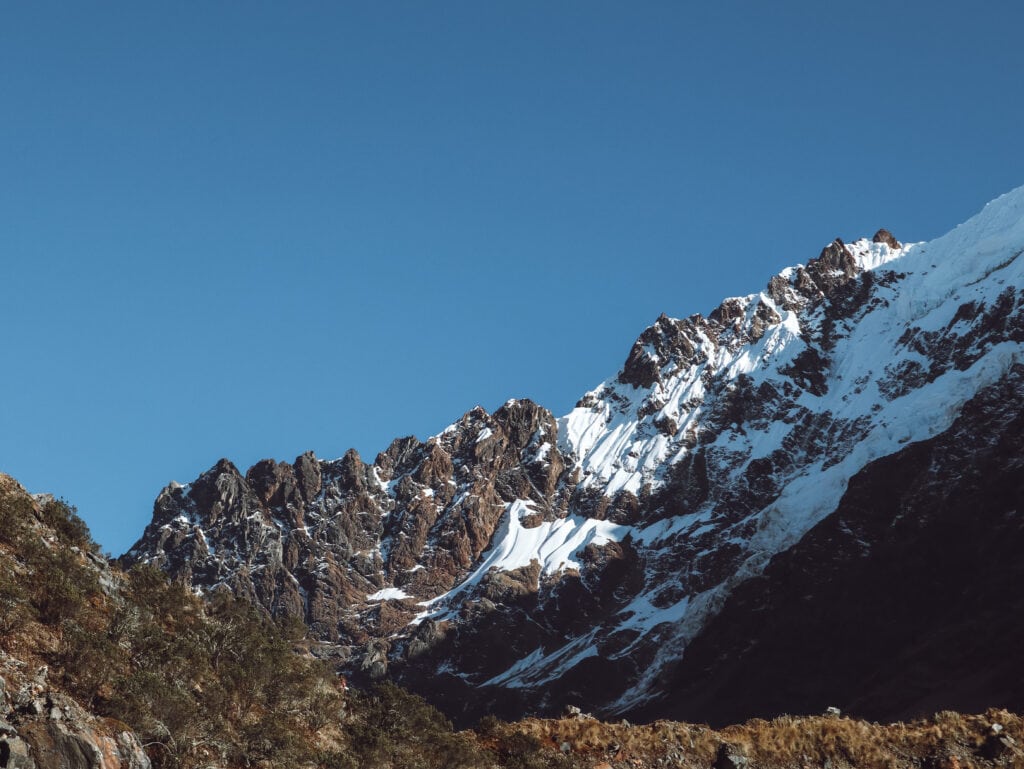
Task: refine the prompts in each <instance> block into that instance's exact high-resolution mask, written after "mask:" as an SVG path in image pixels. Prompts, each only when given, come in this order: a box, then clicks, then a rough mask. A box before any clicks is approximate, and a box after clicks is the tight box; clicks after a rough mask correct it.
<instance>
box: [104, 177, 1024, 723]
mask: <svg viewBox="0 0 1024 769" xmlns="http://www.w3.org/2000/svg"><path fill="white" fill-rule="evenodd" d="M1022 253H1024V188H1020V189H1018V190H1015V191H1014V192H1011V193H1009V194H1007V195H1004V196H1003V197H1001V198H999V199H997V200H995V201H993V202H992V203H990V204H989V205H988V206H986V207H985V209H984V210H982V211H981V212H980V213H979V214H977V215H976V216H975V217H973V218H972V219H970V220H969V221H967V222H966V223H964V224H962V225H960V226H959V227H957V228H956V229H954V230H953V231H951V232H950V233H948V234H947V235H945V236H943V237H941V238H939V239H937V240H934V241H932V242H929V243H917V244H901V243H899V242H898V241H897V240H896V239H895V238H894V237H893V236H892V235H891V234H890V233H888V232H887V231H885V230H880V231H879V232H878V233H876V234H875V236H874V237H873V238H872V239H871V240H868V239H861V240H857V241H855V242H852V243H849V244H847V243H844V242H843V241H841V240H838V239H837V240H835V241H834V242H832V243H830V244H829V245H827V246H826V247H825V248H824V249H823V250H822V252H821V254H820V255H819V256H818V257H817V258H814V259H811V260H810V261H808V262H807V264H806V265H800V266H796V267H793V268H790V269H787V270H785V271H783V272H781V273H780V274H778V275H776V276H774V277H773V278H772V279H771V280H770V281H769V282H768V284H767V286H766V287H765V289H764V290H763V291H761V292H760V293H757V294H753V295H750V296H745V297H739V298H731V299H726V300H725V301H724V302H722V304H721V305H719V306H718V307H717V308H715V309H714V310H713V311H712V312H710V313H709V314H708V315H707V316H706V317H705V316H702V315H691V316H689V317H687V318H685V319H673V318H669V317H667V316H665V315H662V316H661V317H659V318H658V319H657V321H656V322H655V323H654V324H653V325H652V326H651V327H650V328H648V329H646V330H645V331H644V332H643V333H642V334H641V335H640V337H639V339H638V340H637V341H636V343H635V344H634V345H633V347H632V349H631V350H630V351H629V354H628V356H627V358H626V361H625V363H624V365H623V367H622V369H621V371H619V372H618V374H617V375H616V376H615V377H612V378H610V379H608V380H607V381H605V382H603V383H602V384H601V385H599V386H598V387H597V388H595V389H594V390H592V391H591V392H589V393H587V394H586V395H584V396H583V398H582V399H580V401H579V402H578V403H577V405H576V407H575V408H574V409H573V410H572V411H571V412H570V413H569V414H567V415H565V416H563V417H561V418H555V417H554V416H553V415H552V414H551V413H550V412H549V411H547V410H545V409H544V408H542V407H540V406H538V405H536V404H534V403H531V402H529V401H523V400H512V401H509V402H508V403H506V404H505V405H503V406H502V407H501V408H499V409H498V410H497V411H495V412H494V413H493V414H490V413H487V412H486V411H485V410H484V409H482V408H479V407H477V408H475V409H473V410H471V411H469V412H468V413H466V414H465V415H464V416H463V417H462V418H461V419H459V420H458V421H457V422H455V423H453V424H452V425H450V426H449V427H448V428H446V429H445V430H444V431H443V432H441V433H440V434H438V435H436V436H433V437H432V438H429V439H428V440H426V441H419V440H417V439H415V438H412V437H408V438H401V439H398V440H395V441H394V442H393V443H392V444H391V446H390V447H389V448H388V449H387V450H386V451H384V452H382V453H381V454H379V455H378V456H377V457H376V459H375V460H374V461H373V462H371V463H367V462H364V461H363V460H362V459H361V458H360V457H359V456H358V455H357V454H356V453H355V452H354V451H350V452H348V453H347V454H346V455H345V456H344V457H342V458H341V459H338V460H331V461H324V460H320V459H317V458H316V457H315V456H313V455H312V454H304V455H302V456H300V457H299V458H297V459H296V460H295V462H293V463H291V464H288V463H279V462H275V461H272V460H264V461H262V462H259V463H257V464H256V465H254V466H253V467H251V468H249V470H248V471H247V472H245V473H244V474H243V473H242V472H240V471H239V469H238V468H236V467H235V466H234V465H233V464H231V463H230V462H229V461H227V460H221V461H220V462H218V463H217V464H216V465H215V466H214V467H213V468H211V469H210V470H209V471H207V472H206V473H204V474H203V475H201V476H200V477H199V478H198V479H196V480H195V481H193V482H192V483H190V484H188V485H184V486H182V485H179V484H171V485H170V486H168V487H167V488H165V489H164V490H163V491H162V492H161V494H160V495H159V497H158V498H157V500H156V504H155V507H154V514H153V520H152V522H151V524H150V525H149V526H147V528H146V530H145V533H144V534H143V536H142V538H141V539H140V540H139V541H138V542H137V543H136V544H135V545H134V546H133V547H132V549H131V550H130V551H129V552H128V553H127V554H126V555H125V556H124V561H125V563H126V564H129V565H131V564H137V563H147V564H153V565H156V566H158V567H160V568H162V569H164V570H165V571H167V572H168V573H169V574H171V575H172V576H173V577H175V578H177V579H180V580H184V581H186V582H187V583H188V584H189V585H191V586H193V587H194V588H196V589H198V590H201V591H204V592H216V591H218V590H222V589H226V590H229V591H231V592H233V593H235V594H238V595H242V596H245V597H247V598H250V599H251V600H253V601H255V602H257V603H259V604H260V605H262V606H264V607H265V608H266V609H267V610H268V611H269V612H270V613H272V614H274V615H282V616H284V615H286V616H293V617H298V618H301V619H302V620H303V621H304V622H305V623H306V624H307V625H308V627H309V629H310V631H311V632H312V634H313V635H314V636H315V637H316V638H317V639H318V640H319V641H320V645H319V648H318V650H317V651H318V653H319V654H320V655H322V656H325V657H328V658H330V659H332V660H334V662H335V663H336V664H337V665H338V666H339V667H340V668H342V669H344V670H346V671H347V672H348V673H349V674H350V675H352V676H354V677H355V678H356V679H357V680H358V679H359V678H361V677H365V678H381V677H385V676H387V677H390V678H392V679H394V680H397V681H399V682H401V683H403V684H404V685H407V686H409V687H410V688H412V689H413V690H415V691H418V692H420V693H422V694H424V696H427V697H428V698H429V699H430V700H431V701H433V702H434V703H436V704H438V705H439V706H440V707H442V709H444V710H445V711H446V712H447V713H449V714H450V715H451V716H452V717H453V718H455V719H457V720H463V721H466V720H470V719H473V718H475V717H479V715H480V714H481V713H482V712H494V713H498V714H501V715H504V716H517V715H521V714H523V713H539V714H545V713H551V712H554V711H557V710H560V709H561V708H562V707H563V706H565V705H567V704H583V705H585V706H586V707H588V708H590V709H593V710H594V711H595V712H598V713H600V714H603V715H607V716H618V715H623V714H625V715H630V716H631V717H638V718H644V719H652V718H657V717H662V716H666V715H671V716H686V717H693V718H697V719H699V720H702V721H711V722H726V721H732V720H737V719H742V718H746V717H750V716H755V715H774V714H777V713H779V712H820V711H821V710H822V708H824V707H825V706H826V705H840V706H843V707H852V708H853V709H854V710H855V711H856V712H859V713H861V714H863V715H865V716H867V717H871V718H890V717H892V718H895V717H904V716H906V715H911V714H915V713H918V712H931V711H933V710H935V709H936V708H942V707H964V706H966V707H972V708H975V707H978V706H989V705H1005V706H1011V707H1012V706H1016V707H1018V708H1019V707H1021V706H1022V705H1024V701H1022V695H1021V692H1024V688H1022V687H1021V686H1020V683H1021V682H1022V681H1024V677H1022V676H1021V671H1022V664H1021V663H1020V662H1019V661H1018V658H1019V655H1017V654H1015V653H1014V651H1013V650H1014V649H1019V648H1021V646H1022V643H1024V613H1022V612H1021V611H1019V609H1020V608H1022V607H1021V603H1022V599H1021V597H1020V591H1019V590H1017V589H1015V586H1016V585H1019V584H1021V582H1020V577H1021V576H1022V575H1021V571H1022V568H1024V567H1022V563H1024V559H1022V558H1021V557H1020V555H1019V553H1021V552H1022V546H1024V528H1022V516H1021V513H1020V509H1021V504H1020V503H1021V499H1022V484H1021V481H1020V480H1019V479H1020V478H1021V477H1022V474H1021V472H1020V463H1021V461H1022V459H1024V454H1022V452H1021V431H1020V424H1021V422H1020V416H1019V415H1020V413H1021V406H1022V404H1024V360H1022V352H1024V347H1022V343H1024V313H1022V304H1024V259H1021V258H1020V256H1021V254H1022Z"/></svg>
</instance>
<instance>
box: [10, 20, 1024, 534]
mask: <svg viewBox="0 0 1024 769" xmlns="http://www.w3.org/2000/svg"><path fill="white" fill-rule="evenodd" d="M1021 8H1022V6H1021V4H1020V3H1016V2H1012V3H1011V2H986V3H971V4H968V3H966V2H964V3H951V2H903V3H894V2H885V3H881V2H856V3H841V4H840V3H822V2H820V0H816V1H815V2H780V3H755V2H747V3H738V2H729V1H728V0H726V1H725V2H718V3H700V4H697V3H687V2H671V3H656V2H652V3H624V2H623V3H608V2H593V1H592V0H587V2H559V3H551V2H536V3H533V2H515V3H487V2H484V3H481V2H475V1H474V2H451V3H448V2H439V3H425V2H419V1H418V0H417V2H380V3H359V4H356V3H322V4H320V3H308V2H299V3H269V2H268V3H256V2H251V3H250V2H247V3H199V2H195V3H185V2H182V3H163V4H156V3H135V2H133V3H127V2H125V3H117V4H115V3H105V2H97V3H70V2H69V3H66V4H50V3H46V2H31V3H18V4H15V3H4V4H3V5H2V6H0V265H2V272H0V285H2V294H0V329H2V337H0V338H2V341H3V357H2V364H0V365H2V376H0V469H2V470H3V471H5V472H8V473H10V474H12V475H14V476H15V477H17V478H18V479H19V480H21V481H22V482H23V483H24V484H25V485H26V486H27V487H28V488H29V490H30V491H35V492H42V491H49V492H53V493H55V494H58V495H61V496H64V497H65V498H67V499H68V500H69V501H70V502H72V503H73V504H76V505H77V506H78V508H79V512H80V513H81V514H82V516H83V517H84V518H85V519H86V521H87V522H88V523H89V524H90V526H91V527H92V529H93V532H94V534H95V536H96V537H97V539H98V540H99V541H100V543H101V544H102V545H103V546H104V547H105V548H107V549H108V550H109V551H111V552H113V553H115V554H116V553H120V552H122V551H124V550H125V549H127V547H128V546H130V544H131V543H132V542H133V541H134V540H135V539H136V538H137V537H138V536H139V534H141V532H142V529H143V527H144V526H145V524H146V523H147V522H148V520H149V517H150V514H151V512H152V502H153V499H154V498H155V496H156V495H157V493H158V492H159V491H160V489H161V488H162V487H163V486H164V485H165V484H166V483H167V482H168V481H170V480H172V479H176V480H179V481H181V482H187V481H190V480H192V479H193V478H194V477H195V476H197V475H198V474H199V473H200V472H202V471H203V470H205V469H206V468H208V467H209V466H210V465H212V464H213V463H214V462H215V461H216V460H217V459H218V458H219V457H222V456H226V457H229V458H230V459H232V460H233V461H234V462H235V463H236V464H238V465H239V466H240V467H241V468H242V469H243V471H244V469H245V468H247V467H248V466H249V465H251V464H252V463H253V462H255V461H257V460H259V459H261V458H263V457H275V458H278V459H287V460H291V459H293V458H294V457H295V456H296V455H297V454H299V453H301V452H302V451H305V450H309V449H312V450H314V451H315V452H316V453H317V455H318V456H321V457H327V458H332V457H337V456H340V455H341V454H343V453H344V452H345V450H346V449H348V448H349V447H355V448H357V449H358V450H359V451H360V452H361V453H362V454H363V455H364V457H365V458H367V459H372V457H373V456H374V455H375V454H376V452H378V451H380V450H382V449H384V448H385V447H386V446H387V445H388V443H389V442H390V441H391V440H392V438H394V437H397V436H401V435H408V434H415V435H417V436H419V437H420V438H425V437H427V436H429V435H431V434H434V433H436V432H439V431H440V430H441V429H443V428H444V427H445V426H446V425H447V424H449V423H450V422H452V421H454V420H455V419H457V418H458V417H459V416H460V415H461V414H462V413H464V412H465V411H467V410H468V409H470V408H471V407H473V406H474V405H476V404H481V405H483V406H484V407H486V408H488V409H491V410H493V409H494V408H497V407H498V406H499V405H500V404H501V403H503V402H504V401H505V400H506V399H508V398H510V397H528V398H533V399H534V400H537V401H538V402H540V403H542V404H544V405H546V406H547V407H549V408H551V409H552V410H553V411H554V412H555V413H556V415H557V414H562V413H565V412H566V411H568V410H569V409H570V408H571V407H572V405H573V404H574V403H575V401H576V400H577V399H578V398H579V397H580V396H581V395H582V394H583V393H584V392H585V391H587V390H589V389H591V388H592V387H594V386H595V385H597V384H598V383H599V382H600V381H601V380H602V379H604V378H606V377H608V376H612V375H614V374H615V372H616V371H617V370H618V368H619V366H620V365H621V363H622V361H623V360H624V359H625V356H626V353H627V352H628V349H629V346H630V345H631V344H632V342H633V340H634V339H635V338H636V336H637V335H638V334H639V333H640V332H641V331H642V330H643V328H644V327H645V326H646V325H648V324H650V323H651V322H652V321H653V320H654V319H655V318H656V317H657V316H658V315H659V314H660V313H661V312H666V313H668V314H669V315H674V316H677V317H678V316H685V315H689V314H691V313H693V312H707V311H708V310H710V309H711V308H712V307H714V306H715V305H716V304H717V303H718V302H719V301H720V300H721V299H722V298H723V297H725V296H730V295H738V294H746V293H751V292H753V291H757V290H759V289H760V288H762V287H763V286H764V284H765V283H766V282H767V280H768V278H769V277H770V276H771V275H772V274H773V273H775V272H777V271H778V270H780V269H782V268H783V267H785V266H787V265H789V264H794V263H798V262H805V261H807V259H809V258H811V257H813V256H815V255H817V253H818V251H819V250H820V249H821V247H822V246H823V245H824V244H825V243H827V242H829V241H830V240H831V239H832V238H834V237H836V236H840V237H843V238H846V239H851V240H852V239H855V238H857V237H860V236H864V235H867V236H870V235H871V234H872V233H873V232H874V231H875V230H876V229H878V228H879V227H882V226H885V227H888V228H889V229H891V230H892V231H893V232H894V234H895V235H896V236H897V237H898V238H901V239H905V240H925V239H929V238H932V237H935V236H937V235H939V234H941V233H943V232H945V231H946V230H948V229H950V228H951V227H953V226H954V225H956V224H957V223H959V222H960V221H963V220H964V219H966V218H967V217H969V216H971V215H972V214H974V213H975V212H976V211H977V210H978V209H979V208H980V207H981V206H982V205H983V204H984V203H985V202H987V201H988V200H989V199H991V198H993V197H995V196H997V195H999V194H1001V193H1003V192H1006V191H1008V190H1009V189H1011V188H1013V187H1016V186H1019V185H1021V184H1024V154H1022V148H1024V141H1022V136H1024V120H1022V118H1024V99H1022V98H1021V96H1022V93H1024V46H1022V45H1021V40H1020V32H1021V30H1022V29H1024V12H1022V10H1021Z"/></svg>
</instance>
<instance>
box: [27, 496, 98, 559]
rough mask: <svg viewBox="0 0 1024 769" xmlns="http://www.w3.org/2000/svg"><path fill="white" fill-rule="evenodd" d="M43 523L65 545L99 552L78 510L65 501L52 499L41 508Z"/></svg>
mask: <svg viewBox="0 0 1024 769" xmlns="http://www.w3.org/2000/svg"><path fill="white" fill-rule="evenodd" d="M40 513H41V514H42V519H43V523H45V524H46V525H47V526H49V527H50V528H52V529H53V530H54V532H56V534H57V539H59V540H60V541H61V542H62V543H63V544H65V545H71V546H73V547H79V548H82V549H83V550H93V551H96V550H98V549H99V548H98V546H97V545H96V543H95V542H93V541H92V535H91V534H90V533H89V527H88V526H86V525H85V521H83V520H82V519H81V518H79V517H78V510H77V509H76V508H75V507H74V506H73V505H69V504H68V503H67V502H66V501H64V500H63V499H51V500H49V501H48V502H46V503H45V504H43V506H42V507H41V508H40Z"/></svg>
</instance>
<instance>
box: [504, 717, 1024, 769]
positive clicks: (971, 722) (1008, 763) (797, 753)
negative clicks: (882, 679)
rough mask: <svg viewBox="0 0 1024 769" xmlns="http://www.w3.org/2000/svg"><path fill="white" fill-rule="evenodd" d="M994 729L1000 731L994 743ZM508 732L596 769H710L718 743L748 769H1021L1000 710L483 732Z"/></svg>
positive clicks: (1022, 729) (536, 726)
mask: <svg viewBox="0 0 1024 769" xmlns="http://www.w3.org/2000/svg"><path fill="white" fill-rule="evenodd" d="M993 724H997V725H999V726H1000V727H1002V730H1001V731H1000V732H999V734H998V735H995V734H994V733H993V729H992V726H993ZM515 734H521V735H527V736H528V737H531V738H533V739H535V740H537V741H538V742H539V743H540V745H541V746H542V752H546V753H548V754H550V755H552V756H553V755H555V754H558V755H560V756H564V755H565V749H564V748H565V746H567V747H568V755H569V756H571V757H572V758H573V759H574V761H573V763H574V765H576V766H581V767H601V768H602V769H605V767H610V769H620V768H622V769H624V768H625V767H629V768H630V769H644V768H645V767H688V768H689V767H692V768H693V769H709V768H710V767H713V766H714V765H715V763H716V759H717V758H718V756H719V753H720V751H721V750H723V745H726V746H729V749H730V750H732V751H734V752H738V753H740V754H742V755H744V756H746V758H747V759H748V763H747V767H748V768H749V769H804V768H805V767H830V768H831V769H854V768H855V769H911V767H912V768H913V769H983V768H984V769H987V768H988V767H1024V750H1021V746H1024V722H1022V719H1021V717H1020V716H1018V715H1015V714H1013V713H1009V712H1007V711H1005V710H989V711H987V712H986V713H984V714H980V715H962V714H960V713H953V712H949V711H947V712H942V713H938V714H936V715H935V716H934V717H933V718H931V719H928V720H925V721H916V722H913V723H895V724H886V725H880V724H875V723H870V722H867V721H858V720H855V719H851V718H845V717H829V716H820V717H793V716H780V717H779V718H775V719H773V720H771V721H765V720H762V719H754V720H752V721H748V722H747V723H745V724H740V725H737V726H729V727H726V728H724V729H722V730H720V731H715V730H713V729H710V728H709V727H707V726H702V725H695V724H684V723H676V722H670V721H658V722H655V723H653V724H649V725H643V726H629V725H627V724H610V723H603V722H601V721H597V720H596V719H591V718H563V719H558V720H553V719H549V720H540V719H526V720H524V721H520V722H518V723H513V724H500V725H499V726H498V727H497V728H494V729H492V730H491V738H492V739H499V740H500V739H503V738H505V739H507V738H508V737H510V736H512V735H515ZM1007 737H1008V738H1009V740H1008V741H1000V738H1007ZM1006 742H1009V745H1007V744H1006ZM551 765H554V764H553V763H552V764H551Z"/></svg>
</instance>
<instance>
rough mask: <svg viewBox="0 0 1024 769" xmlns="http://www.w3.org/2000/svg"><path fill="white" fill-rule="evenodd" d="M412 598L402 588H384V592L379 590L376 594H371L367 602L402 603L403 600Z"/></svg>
mask: <svg viewBox="0 0 1024 769" xmlns="http://www.w3.org/2000/svg"><path fill="white" fill-rule="evenodd" d="M411 597H412V596H410V595H409V594H408V593H406V592H405V591H404V590H402V589H401V588H397V587H386V588H383V589H382V590H378V591H377V592H376V593H371V594H370V595H368V596H366V600H367V601H400V600H402V599H403V598H411Z"/></svg>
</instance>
